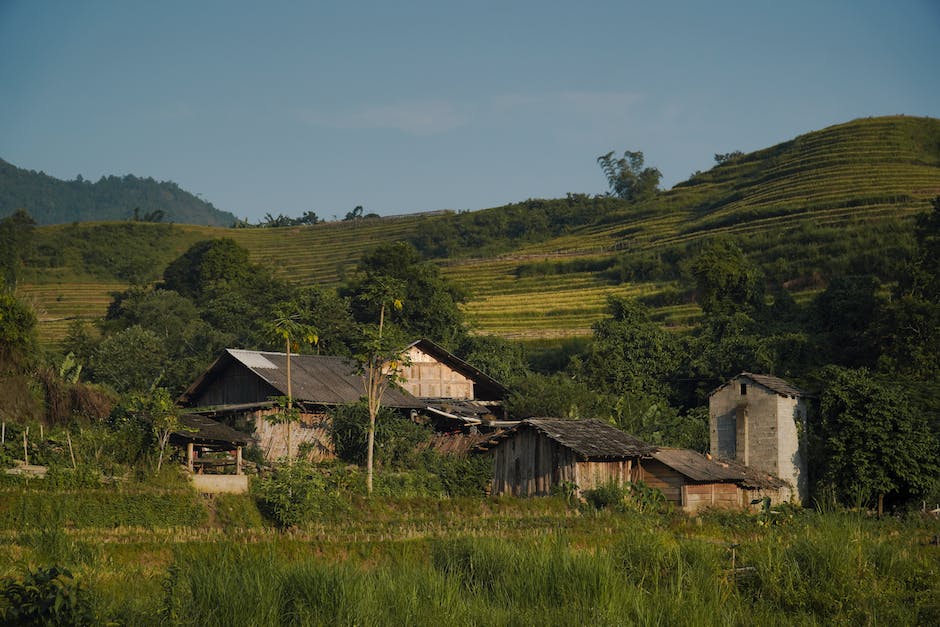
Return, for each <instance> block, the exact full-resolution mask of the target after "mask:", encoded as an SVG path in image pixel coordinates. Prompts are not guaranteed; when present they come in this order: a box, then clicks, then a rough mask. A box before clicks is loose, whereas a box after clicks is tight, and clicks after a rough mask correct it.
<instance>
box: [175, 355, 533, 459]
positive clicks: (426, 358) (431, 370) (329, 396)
mask: <svg viewBox="0 0 940 627" xmlns="http://www.w3.org/2000/svg"><path fill="white" fill-rule="evenodd" d="M405 354H406V356H407V359H405V360H403V361H404V363H405V364H406V365H405V366H404V367H403V368H402V371H401V375H402V379H403V381H402V382H401V384H400V388H394V387H393V388H389V389H388V390H387V391H386V392H385V394H384V396H383V397H382V405H383V406H385V407H390V408H392V409H397V410H400V411H402V412H404V413H406V414H408V415H411V416H412V417H413V418H415V419H419V418H421V417H423V418H422V419H423V420H425V421H428V422H432V423H433V424H435V425H438V426H442V425H443V428H442V430H445V431H459V430H464V431H469V430H470V429H473V430H477V429H483V430H492V429H495V428H498V427H502V426H508V425H510V424H516V423H507V422H506V421H505V420H503V419H502V418H503V399H504V398H505V396H506V395H507V390H506V388H505V387H504V386H503V385H502V384H500V383H499V382H498V381H496V380H494V379H493V378H491V377H489V376H487V375H486V374H485V373H483V372H481V371H480V370H478V369H476V368H474V367H473V366H471V365H470V364H468V363H466V362H465V361H463V360H461V359H459V358H458V357H456V356H455V355H452V354H451V353H449V352H447V351H446V350H444V349H443V348H441V347H439V346H437V345H436V344H434V343H433V342H430V341H428V340H419V341H417V342H415V343H413V344H411V345H410V346H408V347H406V349H405ZM291 392H292V395H293V398H294V402H295V404H296V406H297V407H298V408H299V409H300V411H301V423H300V425H298V426H296V427H295V428H293V429H292V433H291V438H290V440H291V444H290V447H291V451H290V453H291V455H293V456H296V455H297V453H298V451H299V450H300V448H301V447H303V449H304V450H305V451H306V457H307V458H308V459H310V460H313V461H318V460H322V459H329V458H331V457H332V456H333V451H332V447H331V443H330V437H329V416H328V414H329V411H330V409H331V408H332V407H336V406H337V405H346V404H349V403H355V402H357V401H358V400H359V399H360V398H362V397H363V396H364V395H365V381H364V379H363V377H362V375H361V374H358V373H357V367H356V363H355V362H354V361H352V360H351V359H347V358H344V357H330V356H323V355H291ZM284 396H287V355H286V354H285V353H278V352H266V351H248V350H236V349H227V350H226V351H225V352H223V353H222V355H220V356H219V358H218V359H216V361H215V362H214V363H213V364H212V365H211V366H210V367H209V369H208V370H206V372H204V373H203V374H202V375H201V376H200V377H199V378H198V379H197V380H196V381H195V382H193V384H192V385H190V386H189V388H188V389H187V390H186V391H185V392H184V393H183V395H182V396H181V397H180V399H179V400H180V403H181V404H182V405H183V406H184V407H189V408H193V410H194V411H193V413H196V414H199V415H202V416H205V417H208V418H214V419H218V420H221V421H223V422H225V423H226V424H229V425H230V426H233V427H235V428H236V429H240V430H242V431H245V432H247V433H250V434H251V435H252V440H253V442H254V443H255V444H257V445H258V446H259V447H260V448H261V450H262V451H264V453H265V456H266V457H267V458H268V459H277V458H279V457H282V456H285V455H287V453H288V451H287V440H288V438H287V434H286V425H283V424H272V423H271V422H270V421H268V420H265V417H266V416H268V415H270V414H273V413H275V412H276V411H278V410H277V408H276V407H274V403H273V402H272V398H275V397H284Z"/></svg>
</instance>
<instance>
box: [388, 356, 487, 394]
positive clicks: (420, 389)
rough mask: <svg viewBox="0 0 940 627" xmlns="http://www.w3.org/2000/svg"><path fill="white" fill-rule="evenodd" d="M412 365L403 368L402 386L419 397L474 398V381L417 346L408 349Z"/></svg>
mask: <svg viewBox="0 0 940 627" xmlns="http://www.w3.org/2000/svg"><path fill="white" fill-rule="evenodd" d="M408 357H409V358H410V359H411V365H410V366H406V367H404V368H402V372H401V374H402V376H403V377H404V379H405V381H404V383H402V384H401V385H402V387H403V388H404V389H405V390H407V391H408V392H409V393H411V394H412V395H414V396H417V397H418V398H453V399H472V398H474V396H473V381H472V380H471V379H468V378H467V377H465V376H464V375H462V374H460V373H459V372H457V371H455V370H453V369H451V368H449V367H448V366H446V365H445V364H443V363H441V362H439V361H438V360H437V359H435V358H434V357H432V356H431V355H428V354H427V353H425V352H424V351H422V350H419V349H418V348H417V347H416V346H413V347H411V349H409V351H408Z"/></svg>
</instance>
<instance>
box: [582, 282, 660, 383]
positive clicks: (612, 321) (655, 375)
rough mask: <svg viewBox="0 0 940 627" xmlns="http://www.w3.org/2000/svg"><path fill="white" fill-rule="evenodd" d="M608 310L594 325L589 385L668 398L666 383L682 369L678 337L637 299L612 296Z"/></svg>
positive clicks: (587, 364)
mask: <svg viewBox="0 0 940 627" xmlns="http://www.w3.org/2000/svg"><path fill="white" fill-rule="evenodd" d="M607 309H608V311H609V312H610V317H609V318H605V319H603V320H600V321H598V322H595V323H594V326H593V329H594V341H593V343H592V344H591V348H590V351H589V352H588V354H587V357H586V358H585V360H584V364H583V367H582V372H583V375H584V376H585V377H586V379H587V381H588V382H589V384H591V385H592V386H594V387H596V388H597V389H602V390H605V391H607V392H610V393H612V394H615V395H621V394H625V393H642V394H651V395H654V396H659V397H665V396H667V394H668V392H669V391H668V386H667V383H666V381H667V380H668V379H669V378H670V377H672V376H673V375H674V374H675V371H676V368H677V367H678V345H677V343H676V339H675V337H674V336H673V335H672V334H670V333H669V332H668V331H666V330H665V329H663V328H662V326H660V325H659V324H657V323H656V322H654V321H653V320H651V319H650V317H649V311H648V310H647V308H646V307H645V306H644V305H643V304H641V303H640V302H639V301H637V300H635V299H631V298H624V297H621V296H610V297H608V299H607Z"/></svg>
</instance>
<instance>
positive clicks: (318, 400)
mask: <svg viewBox="0 0 940 627" xmlns="http://www.w3.org/2000/svg"><path fill="white" fill-rule="evenodd" d="M290 365H291V391H292V393H293V397H294V400H295V401H297V402H300V403H304V402H306V403H312V404H318V405H345V404H348V403H355V402H357V401H358V400H359V399H360V398H362V397H363V396H365V384H364V379H363V376H362V375H361V374H357V372H356V362H354V361H353V360H351V359H347V358H345V357H328V356H323V355H291V360H290ZM233 366H240V367H241V368H244V369H247V370H249V371H250V372H251V373H253V374H254V375H255V376H257V377H258V378H260V379H261V380H263V381H264V382H265V383H267V384H268V385H269V386H270V387H271V388H272V389H273V390H274V391H275V392H277V393H278V394H279V395H281V396H287V355H286V354H285V353H277V352H268V351H248V350H237V349H232V348H230V349H226V351H225V352H224V353H222V355H221V356H220V357H219V358H218V359H216V361H215V362H214V363H213V364H212V365H211V366H210V367H209V369H208V370H207V371H206V372H205V373H203V375H202V376H200V377H199V378H198V379H197V380H196V381H195V382H194V383H193V384H192V385H191V386H189V388H188V389H187V390H186V392H184V393H183V396H182V400H183V402H184V403H188V402H189V401H190V400H191V399H194V398H197V397H198V396H199V394H200V392H201V391H202V390H203V389H205V388H206V387H207V386H209V385H210V384H211V383H212V382H213V381H214V380H216V379H217V378H219V377H223V376H225V373H226V372H228V371H229V368H232V367H233ZM276 395H277V394H272V396H276ZM259 400H260V399H259ZM382 405H383V406H385V407H395V408H401V409H420V408H422V407H424V404H423V403H421V402H420V401H418V399H416V398H415V397H414V396H412V395H411V394H409V393H408V392H405V391H404V390H400V389H395V388H389V389H388V390H386V392H385V395H384V396H383V397H382Z"/></svg>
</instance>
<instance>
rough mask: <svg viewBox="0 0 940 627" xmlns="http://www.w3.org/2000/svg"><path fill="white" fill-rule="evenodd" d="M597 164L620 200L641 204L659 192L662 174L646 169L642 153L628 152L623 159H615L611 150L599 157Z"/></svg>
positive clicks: (654, 169) (612, 191) (653, 169)
mask: <svg viewBox="0 0 940 627" xmlns="http://www.w3.org/2000/svg"><path fill="white" fill-rule="evenodd" d="M597 163H598V164H600V166H601V170H603V171H604V176H606V177H607V183H608V185H610V191H611V193H612V194H613V195H614V196H617V197H618V198H623V199H624V200H629V201H630V202H639V201H641V200H647V199H649V198H652V197H653V196H655V195H656V192H658V191H659V181H660V179H661V178H662V176H663V175H662V172H660V171H659V170H657V169H656V168H644V167H643V153H642V152H631V151H629V150H627V151H625V152H624V153H623V157H622V158H620V159H615V158H614V151H612V150H611V151H610V152H608V153H607V154H606V155H601V156H600V157H598V158H597Z"/></svg>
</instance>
